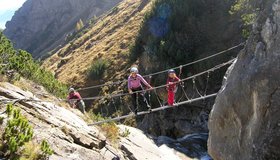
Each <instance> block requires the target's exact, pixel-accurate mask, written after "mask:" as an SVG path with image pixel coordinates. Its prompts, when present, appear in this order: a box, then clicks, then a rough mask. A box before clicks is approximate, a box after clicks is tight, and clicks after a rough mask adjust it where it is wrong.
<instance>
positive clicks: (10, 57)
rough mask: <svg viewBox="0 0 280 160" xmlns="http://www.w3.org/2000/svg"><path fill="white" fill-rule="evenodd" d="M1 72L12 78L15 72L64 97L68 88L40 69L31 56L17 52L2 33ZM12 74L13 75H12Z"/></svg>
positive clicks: (0, 41) (0, 39)
mask: <svg viewBox="0 0 280 160" xmlns="http://www.w3.org/2000/svg"><path fill="white" fill-rule="evenodd" d="M0 57H1V59H0V71H1V74H8V75H10V76H12V75H13V74H14V72H16V73H18V74H19V75H20V76H23V77H25V78H28V79H30V80H32V81H34V82H35V83H38V84H40V85H42V86H44V87H45V88H46V89H47V90H48V91H49V92H50V93H53V94H55V95H57V96H59V97H64V96H65V95H66V93H67V86H66V85H64V84H62V83H60V82H59V81H58V80H56V79H55V77H54V76H53V74H52V73H51V72H49V71H46V70H44V69H42V68H41V67H40V64H39V63H37V62H35V61H34V60H33V58H32V56H31V54H29V53H27V52H26V51H23V50H15V49H14V48H13V45H12V43H11V42H10V41H9V40H8V39H7V38H6V37H5V36H4V35H3V33H2V32H0ZM11 74H12V75H11Z"/></svg>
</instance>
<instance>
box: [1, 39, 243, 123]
mask: <svg viewBox="0 0 280 160" xmlns="http://www.w3.org/2000/svg"><path fill="white" fill-rule="evenodd" d="M243 45H244V43H240V44H239V45H237V46H234V47H231V48H229V49H226V50H224V51H221V52H218V53H216V54H213V55H211V56H208V57H205V58H202V59H199V60H196V61H193V62H191V63H187V64H184V65H181V66H178V67H174V68H171V69H178V68H180V69H182V67H185V66H189V65H193V64H195V63H198V62H202V61H205V60H207V59H210V58H213V57H216V56H218V55H221V54H224V53H226V52H228V51H231V50H233V49H236V48H238V47H240V46H243ZM235 61H236V58H233V59H231V60H229V61H227V62H224V63H221V64H219V65H216V66H215V67H213V68H210V69H208V70H205V71H203V72H200V73H197V74H195V75H192V76H189V77H187V78H183V79H181V81H180V82H176V83H177V84H178V86H180V87H181V90H182V91H181V92H182V95H183V96H181V98H179V99H178V100H177V103H175V104H174V105H173V106H167V105H163V103H162V100H161V99H160V97H159V95H158V92H157V90H158V89H162V88H166V87H167V86H168V84H165V85H160V86H156V87H153V88H152V89H149V90H143V91H136V92H132V93H139V94H140V93H143V92H146V91H148V92H149V98H150V91H153V93H154V94H155V97H156V100H157V101H158V103H159V105H160V107H158V108H151V107H150V106H149V104H148V103H147V99H144V101H146V103H147V105H148V106H149V107H150V109H149V110H147V111H141V112H138V113H137V115H145V114H150V113H153V112H159V111H162V110H166V109H169V108H174V107H177V106H181V105H184V104H190V103H193V102H196V101H200V100H205V99H208V98H212V97H215V96H216V95H217V93H212V94H208V95H207V94H206V92H207V89H208V82H209V81H208V80H209V76H210V73H211V72H213V71H215V70H218V69H221V68H222V67H224V66H228V65H230V64H232V63H234V62H235ZM168 70H169V69H168ZM168 70H163V71H159V72H155V73H152V74H149V75H145V76H143V77H151V76H154V75H157V74H161V73H165V72H167V71H168ZM205 74H207V81H206V87H205V91H204V93H201V92H200V91H199V89H198V88H197V86H196V77H199V76H202V75H205ZM187 80H192V86H193V88H192V92H193V95H192V96H189V95H188V94H187V92H186V90H185V88H184V83H185V82H186V81H187ZM125 82H127V80H123V81H117V82H112V83H109V84H108V83H107V84H106V83H105V84H101V85H97V86H91V87H86V88H80V89H78V90H79V91H81V90H88V89H92V88H98V87H103V86H112V85H117V84H121V83H125ZM130 94H131V93H119V94H108V95H104V96H95V97H86V98H83V100H84V101H92V100H100V99H110V101H111V103H112V104H113V106H114V109H115V111H116V112H117V111H118V109H117V107H116V104H115V98H121V97H123V96H128V95H130ZM195 95H198V96H199V97H196V98H194V97H195ZM143 97H145V96H143ZM120 100H121V99H120ZM19 101H24V102H37V103H41V102H53V100H52V101H49V100H48V101H47V100H39V99H32V98H21V99H9V98H2V99H0V102H14V103H16V102H19ZM57 101H68V100H67V99H58V100H57ZM127 108H128V109H129V110H130V111H131V113H130V114H127V115H122V116H120V115H117V116H116V117H114V118H108V119H105V120H102V121H99V122H95V123H93V124H89V125H90V126H91V125H99V124H103V123H108V122H112V121H120V120H123V119H126V118H129V117H134V116H136V115H135V114H134V113H133V111H132V110H131V108H130V107H129V106H127ZM105 109H106V107H105ZM101 112H102V114H103V110H102V107H101ZM103 115H104V114H103ZM107 115H108V107H107Z"/></svg>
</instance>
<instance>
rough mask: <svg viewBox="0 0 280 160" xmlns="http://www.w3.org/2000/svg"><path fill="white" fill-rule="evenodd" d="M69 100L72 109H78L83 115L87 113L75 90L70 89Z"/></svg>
mask: <svg viewBox="0 0 280 160" xmlns="http://www.w3.org/2000/svg"><path fill="white" fill-rule="evenodd" d="M67 100H68V102H69V104H70V106H71V107H73V108H76V107H78V108H79V110H80V111H81V112H82V113H85V103H84V101H83V100H82V97H81V95H80V93H79V92H76V91H75V89H74V88H70V89H69V94H68V97H67Z"/></svg>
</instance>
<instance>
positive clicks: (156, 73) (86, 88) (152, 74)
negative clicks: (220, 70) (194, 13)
mask: <svg viewBox="0 0 280 160" xmlns="http://www.w3.org/2000/svg"><path fill="white" fill-rule="evenodd" d="M244 44H245V42H242V43H240V44H238V45H236V46H233V47H230V48H228V49H226V50H223V51H220V52H217V53H215V54H213V55H210V56H207V57H204V58H202V59H199V60H196V61H193V62H190V63H187V64H184V65H180V66H177V67H173V68H169V69H166V70H162V71H159V72H155V73H151V74H148V75H144V76H143V77H144V78H146V77H150V76H154V75H158V74H161V73H166V72H168V70H170V69H179V68H181V67H186V66H190V65H193V64H195V63H198V62H202V61H204V60H207V59H210V58H213V57H216V56H218V55H221V54H224V53H227V52H228V51H231V50H233V49H236V48H238V47H240V46H243V45H244ZM125 82H127V80H121V81H115V82H111V83H109V84H106V83H104V84H100V85H94V86H89V87H84V88H78V89H76V90H77V91H83V90H89V89H93V88H100V87H104V86H113V85H118V84H121V83H125Z"/></svg>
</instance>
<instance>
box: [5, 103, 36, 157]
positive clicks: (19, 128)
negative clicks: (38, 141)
mask: <svg viewBox="0 0 280 160" xmlns="http://www.w3.org/2000/svg"><path fill="white" fill-rule="evenodd" d="M6 110H7V114H8V117H9V120H8V122H7V126H6V127H5V130H4V134H3V136H2V140H3V141H2V143H3V144H2V151H3V153H5V155H6V156H8V157H10V158H14V157H17V156H18V155H17V154H18V151H19V149H20V147H21V146H23V145H24V143H25V142H28V141H30V140H31V138H32V137H33V128H32V126H31V125H30V124H29V123H28V120H27V119H26V118H25V117H24V116H22V115H21V113H20V109H14V108H13V106H12V105H11V104H10V105H7V109H6Z"/></svg>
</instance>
